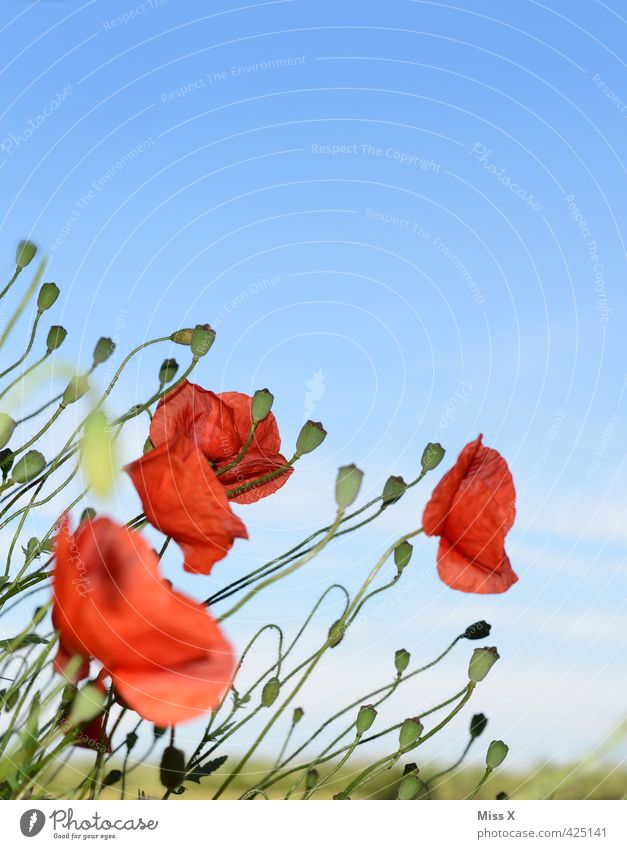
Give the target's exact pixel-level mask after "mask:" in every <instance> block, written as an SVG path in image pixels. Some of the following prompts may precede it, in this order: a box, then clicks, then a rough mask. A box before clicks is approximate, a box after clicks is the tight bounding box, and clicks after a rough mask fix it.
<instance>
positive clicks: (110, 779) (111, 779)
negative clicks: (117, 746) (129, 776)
mask: <svg viewBox="0 0 627 849" xmlns="http://www.w3.org/2000/svg"><path fill="white" fill-rule="evenodd" d="M121 778H122V773H121V772H120V770H119V769H112V770H111V771H110V772H108V773H107V774H106V775H105V777H104V778H103V780H102V786H103V787H111V786H112V785H114V784H117V783H118V781H119V780H120V779H121Z"/></svg>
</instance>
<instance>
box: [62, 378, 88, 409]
mask: <svg viewBox="0 0 627 849" xmlns="http://www.w3.org/2000/svg"><path fill="white" fill-rule="evenodd" d="M88 391H89V380H88V379H87V375H85V374H77V375H75V376H74V377H73V378H72V379H71V380H70V382H69V383H68V385H67V386H66V388H65V392H64V393H63V398H62V399H61V403H62V404H63V406H64V407H67V406H68V405H69V404H74V403H76V401H79V400H80V399H81V398H82V397H83V395H85V394H86V393H87V392H88Z"/></svg>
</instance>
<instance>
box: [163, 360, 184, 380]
mask: <svg viewBox="0 0 627 849" xmlns="http://www.w3.org/2000/svg"><path fill="white" fill-rule="evenodd" d="M178 370H179V364H178V363H177V361H176V360H164V361H163V362H162V363H161V368H160V369H159V383H160V385H161V386H165V384H166V383H169V382H170V381H171V380H174V377H175V376H176V373H177V371H178Z"/></svg>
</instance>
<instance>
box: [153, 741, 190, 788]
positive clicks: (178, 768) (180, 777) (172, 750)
mask: <svg viewBox="0 0 627 849" xmlns="http://www.w3.org/2000/svg"><path fill="white" fill-rule="evenodd" d="M159 778H160V780H161V783H162V784H163V786H164V787H165V788H166V790H176V789H177V788H178V787H180V786H181V784H182V783H183V782H184V781H185V752H183V751H182V750H181V749H177V748H176V746H167V747H166V748H165V749H164V750H163V756H162V758H161V766H160V769H159Z"/></svg>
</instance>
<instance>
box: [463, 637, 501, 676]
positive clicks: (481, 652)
mask: <svg viewBox="0 0 627 849" xmlns="http://www.w3.org/2000/svg"><path fill="white" fill-rule="evenodd" d="M498 659H499V653H498V652H497V650H496V648H495V647H494V646H492V647H488V646H485V647H484V648H482V649H475V650H474V652H473V653H472V657H471V658H470V664H469V665H468V677H469V678H470V680H471V681H474V682H475V684H476V683H478V682H479V681H483V679H484V678H485V677H486V675H487V674H488V672H489V671H490V670H491V669H492V667H493V666H494V664H495V663H496V662H497V660H498Z"/></svg>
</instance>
